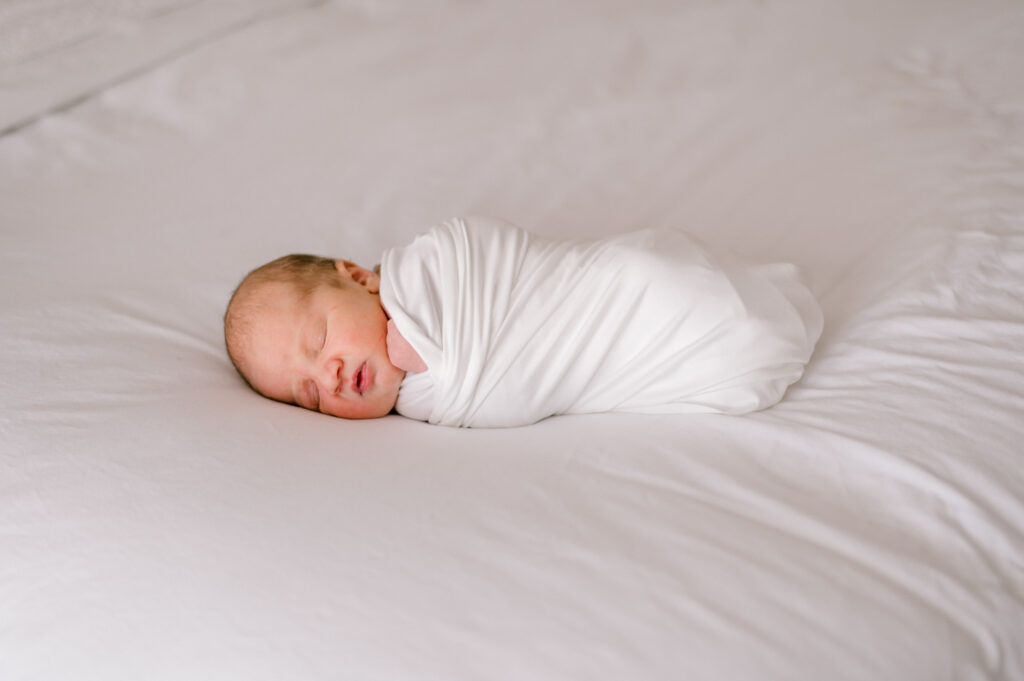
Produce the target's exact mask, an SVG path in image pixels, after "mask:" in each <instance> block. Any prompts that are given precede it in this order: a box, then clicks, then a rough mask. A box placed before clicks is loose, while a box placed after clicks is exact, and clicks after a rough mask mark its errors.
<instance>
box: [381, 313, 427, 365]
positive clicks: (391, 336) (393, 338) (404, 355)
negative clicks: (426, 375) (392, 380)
mask: <svg viewBox="0 0 1024 681" xmlns="http://www.w3.org/2000/svg"><path fill="white" fill-rule="evenodd" d="M387 346H388V358H389V359H390V360H391V363H392V364H394V365H395V368H397V369H401V370H402V371H408V372H411V373H414V374H418V373H421V372H423V371H426V370H427V365H426V363H424V361H423V358H422V357H420V356H419V354H418V353H417V352H416V351H415V350H414V349H413V347H412V346H411V345H409V341H407V340H405V338H403V337H402V334H400V333H398V328H397V327H396V326H395V322H394V320H393V319H389V320H388V337H387Z"/></svg>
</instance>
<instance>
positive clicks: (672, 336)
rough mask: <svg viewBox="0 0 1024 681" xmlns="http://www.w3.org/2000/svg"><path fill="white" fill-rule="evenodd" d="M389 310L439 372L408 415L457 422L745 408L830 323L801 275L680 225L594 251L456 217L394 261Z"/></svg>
mask: <svg viewBox="0 0 1024 681" xmlns="http://www.w3.org/2000/svg"><path fill="white" fill-rule="evenodd" d="M381 277H382V279H381V289H380V294H381V303H382V304H383V305H384V308H385V309H386V310H387V312H388V314H390V315H391V318H392V319H393V320H394V322H395V325H396V326H397V328H398V330H399V332H400V333H401V334H402V335H403V336H404V337H405V339H406V340H407V341H408V342H409V344H410V345H411V346H412V347H413V348H414V349H415V350H416V352H418V353H419V355H420V357H422V358H423V360H424V362H425V363H426V365H427V371H425V372H423V373H418V374H411V373H410V374H407V375H406V378H405V380H404V381H403V383H402V387H401V390H400V392H399V396H398V404H397V406H396V408H397V410H398V412H399V413H400V414H402V415H404V416H409V417H411V418H415V419H420V420H426V421H429V422H430V423H435V424H441V425H449V426H478V427H479V426H483V427H499V426H519V425H526V424H529V423H534V422H536V421H539V420H540V419H543V418H545V417H547V416H551V415H553V414H570V413H586V412H605V411H623V412H640V413H692V412H722V413H731V414H736V413H743V412H748V411H753V410H755V409H762V408H764V407H768V406H771V405H772V404H775V403H776V402H777V401H778V400H779V399H781V397H782V394H783V393H784V392H785V390H786V388H787V387H788V386H789V385H790V384H792V383H793V382H794V381H796V380H797V379H799V378H800V375H801V374H802V373H803V369H804V365H805V364H806V362H807V360H808V359H809V358H810V355H811V352H812V350H813V349H814V344H815V342H816V341H817V339H818V336H819V335H820V334H821V328H822V316H821V310H820V308H819V307H818V304H817V302H816V301H815V299H814V297H813V296H812V295H811V293H810V291H808V290H807V288H806V287H805V286H804V285H803V284H802V283H801V282H800V280H799V278H798V275H797V271H796V268H795V267H793V266H792V265H761V266H751V265H745V264H743V263H740V262H737V261H735V260H732V259H726V258H720V257H716V256H713V255H711V254H710V253H709V252H708V251H707V250H706V249H705V248H704V247H703V246H702V245H701V244H700V243H699V242H697V241H695V240H694V239H693V237H691V236H689V235H687V234H686V233H684V232H680V231H675V230H642V231H639V232H632V233H629V234H624V235H621V236H618V237H614V238H611V239H606V240H601V241H592V242H578V241H553V240H549V239H545V238H542V237H538V236H536V235H534V234H530V233H528V232H525V231H523V230H522V229H519V228H517V227H514V226H512V225H509V224H508V223H505V222H502V221H500V220H494V219H489V218H475V217H474V218H465V219H459V218H457V219H453V220H449V221H448V222H445V223H443V224H441V225H438V226H436V227H434V228H432V229H431V230H430V231H429V232H427V233H426V234H424V235H422V236H420V237H418V238H417V239H416V240H415V241H414V242H413V243H412V244H410V245H408V246H405V247H401V248H393V249H390V250H388V251H386V252H385V253H384V254H383V256H382V258H381Z"/></svg>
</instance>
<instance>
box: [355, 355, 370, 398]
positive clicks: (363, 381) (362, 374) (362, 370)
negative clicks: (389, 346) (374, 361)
mask: <svg viewBox="0 0 1024 681" xmlns="http://www.w3.org/2000/svg"><path fill="white" fill-rule="evenodd" d="M352 384H353V387H354V388H355V390H356V392H357V393H359V394H360V395H362V394H363V393H365V392H366V388H367V387H369V385H370V367H369V366H367V364H366V362H363V365H362V366H361V367H359V371H357V372H356V375H355V377H354V378H353V379H352Z"/></svg>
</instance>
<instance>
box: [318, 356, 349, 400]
mask: <svg viewBox="0 0 1024 681" xmlns="http://www.w3.org/2000/svg"><path fill="white" fill-rule="evenodd" d="M344 366H345V363H344V362H342V361H341V360H340V359H338V358H331V359H328V360H327V361H326V362H324V366H323V369H322V371H321V374H320V385H321V387H323V389H324V390H326V391H327V392H329V393H330V394H332V395H337V394H338V393H340V392H341V370H342V368H344Z"/></svg>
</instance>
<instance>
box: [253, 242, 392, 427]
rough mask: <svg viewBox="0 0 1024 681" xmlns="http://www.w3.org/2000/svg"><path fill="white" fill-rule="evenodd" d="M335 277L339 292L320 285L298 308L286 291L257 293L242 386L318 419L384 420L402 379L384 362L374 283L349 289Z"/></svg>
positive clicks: (350, 283)
mask: <svg viewBox="0 0 1024 681" xmlns="http://www.w3.org/2000/svg"><path fill="white" fill-rule="evenodd" d="M348 267H349V268H352V267H354V266H351V265H349V266H348ZM356 269H360V268H356ZM338 271H339V273H340V274H341V276H342V277H343V278H344V279H346V284H347V286H346V287H345V288H344V289H338V288H334V287H332V286H328V285H321V286H319V287H317V289H316V290H315V291H314V292H313V293H312V294H311V295H310V296H309V297H308V299H306V300H305V301H303V300H300V297H299V295H298V293H297V292H296V291H295V289H294V287H293V286H291V285H290V284H281V283H273V284H264V285H263V288H262V289H261V290H260V292H259V295H260V303H261V306H260V307H261V309H260V311H259V312H258V313H257V314H256V324H255V330H254V335H253V339H252V345H251V347H250V349H249V353H248V354H247V360H248V361H247V367H248V372H247V373H248V374H249V381H250V383H252V385H253V387H254V388H256V390H258V391H259V392H260V393H262V394H263V395H266V396H267V397H269V398H271V399H274V400H279V401H281V402H288V403H291V404H297V405H299V406H301V407H305V408H306V409H313V410H316V411H322V412H324V413H325V414H331V415H333V416H341V417H343V418H349V419H362V418H374V417H377V416H384V415H386V414H387V413H388V412H390V411H391V409H392V407H394V405H395V401H396V400H397V399H398V387H399V385H401V383H402V378H403V377H404V376H405V372H404V371H401V370H400V369H396V368H395V366H394V365H392V364H391V360H390V359H389V358H388V353H387V344H386V343H387V322H388V319H387V315H386V314H385V313H384V308H383V307H381V304H380V296H379V295H378V294H377V287H378V286H379V279H376V275H371V277H370V278H369V279H367V277H363V276H360V277H358V278H359V279H360V281H356V280H355V279H354V278H353V276H352V272H351V269H349V270H346V265H344V264H343V263H342V262H341V261H339V263H338ZM360 271H361V272H362V273H366V274H369V273H367V272H366V270H360Z"/></svg>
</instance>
